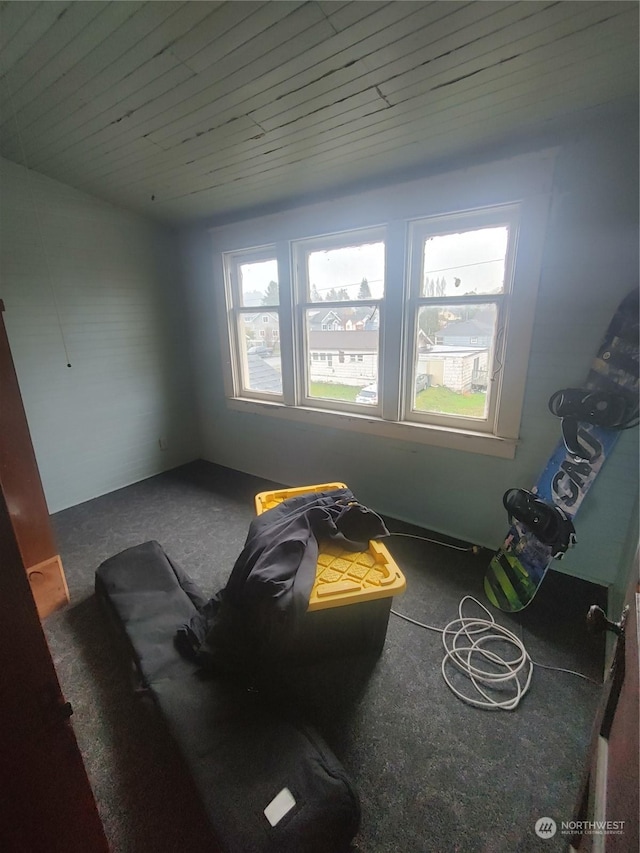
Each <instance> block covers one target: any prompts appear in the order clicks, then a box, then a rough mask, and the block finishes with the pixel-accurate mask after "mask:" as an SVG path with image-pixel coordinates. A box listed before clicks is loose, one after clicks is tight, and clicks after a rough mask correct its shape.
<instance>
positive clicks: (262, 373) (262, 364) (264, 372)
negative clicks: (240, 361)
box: [247, 353, 282, 394]
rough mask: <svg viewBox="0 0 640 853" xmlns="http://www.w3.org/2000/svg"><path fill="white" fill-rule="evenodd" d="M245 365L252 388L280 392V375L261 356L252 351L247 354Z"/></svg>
mask: <svg viewBox="0 0 640 853" xmlns="http://www.w3.org/2000/svg"><path fill="white" fill-rule="evenodd" d="M247 367H248V368H249V384H250V385H251V387H252V388H255V389H256V390H260V391H272V392H273V393H274V394H282V375H281V374H280V373H279V371H277V370H276V369H275V368H273V367H271V365H270V364H267V362H266V361H265V360H264V359H263V358H261V357H260V356H259V355H255V354H254V353H249V354H247Z"/></svg>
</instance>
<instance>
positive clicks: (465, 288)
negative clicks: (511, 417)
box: [228, 220, 509, 422]
mask: <svg viewBox="0 0 640 853" xmlns="http://www.w3.org/2000/svg"><path fill="white" fill-rule="evenodd" d="M378 234H380V237H379V238H378V236H377V235H378ZM410 236H411V248H410V250H409V251H410V255H411V258H412V263H411V265H410V269H411V272H410V274H409V276H408V278H407V280H406V281H403V282H401V283H400V288H401V296H400V298H401V299H402V302H403V307H402V313H403V315H404V316H403V320H402V322H403V324H404V326H403V330H400V329H389V328H386V329H384V330H383V327H382V324H383V320H384V314H385V305H386V300H387V298H388V297H389V294H386V293H385V242H384V232H383V231H381V230H380V231H378V232H375V231H372V232H370V233H368V234H364V235H363V236H362V237H361V238H360V239H357V238H358V237H359V235H358V234H356V233H352V234H351V235H338V236H337V237H330V238H327V237H323V238H316V239H309V240H303V241H297V242H295V243H294V244H292V247H293V265H292V269H294V270H295V273H294V280H293V290H292V292H293V304H292V305H291V306H289V307H288V308H287V306H283V305H281V304H280V295H279V288H278V265H277V261H276V259H275V257H274V256H273V255H275V252H272V253H271V254H272V256H271V257H269V256H268V255H269V253H268V252H267V253H266V254H265V253H262V254H260V253H258V254H257V255H256V256H255V257H252V256H251V254H250V253H247V254H244V255H242V256H239V255H238V256H235V258H234V259H232V262H231V267H230V269H231V279H232V284H233V287H232V291H231V292H232V302H233V303H235V304H234V308H235V316H236V342H237V349H238V350H239V353H238V354H237V359H236V361H237V363H238V364H239V372H240V375H241V385H242V387H243V389H244V390H245V392H247V391H248V392H258V395H259V396H260V395H278V396H279V397H280V398H282V396H283V380H282V370H283V364H282V356H281V350H280V340H281V328H280V327H281V322H283V320H284V321H285V322H289V323H291V324H292V335H293V341H294V346H293V351H294V360H295V371H294V372H295V375H296V376H297V377H298V379H297V380H296V381H297V383H298V384H297V386H296V387H297V392H296V393H297V395H298V396H297V402H296V405H305V401H306V405H312V406H313V405H314V401H315V402H316V403H317V404H321V405H322V406H323V407H325V408H327V407H329V408H331V404H336V405H335V408H337V409H340V408H346V409H354V408H355V410H358V409H361V410H362V411H369V412H371V413H377V414H380V413H381V412H382V409H383V405H382V404H383V400H382V398H383V397H384V395H385V393H386V392H387V390H386V389H385V388H384V387H381V383H380V382H379V378H380V375H381V373H380V371H381V363H382V360H383V359H384V358H385V355H384V353H383V352H382V350H381V341H382V331H384V333H385V336H386V339H387V340H390V339H391V338H392V337H398V336H399V335H400V334H401V332H402V339H403V345H402V355H401V360H402V365H403V366H402V368H401V374H402V375H401V377H400V378H401V382H400V386H399V388H400V390H399V391H397V390H396V393H397V394H399V395H400V396H399V397H398V398H397V400H398V412H399V413H400V418H401V419H404V420H413V421H417V422H420V421H427V422H429V421H433V418H434V416H435V419H436V420H437V419H438V418H439V417H446V418H448V422H450V421H451V419H454V420H455V419H458V418H464V419H469V418H470V419H474V420H476V421H483V420H484V421H487V419H488V418H489V417H490V415H491V412H492V401H491V399H490V396H491V395H490V389H491V378H492V374H493V373H494V372H496V371H498V370H499V368H500V364H499V354H498V350H497V346H498V344H499V339H500V334H501V333H500V329H499V323H500V317H501V300H502V298H503V295H504V292H505V275H506V272H505V271H506V263H507V254H508V252H507V249H508V243H509V226H508V224H496V225H492V224H491V222H490V221H489V222H485V221H481V222H480V224H479V225H476V226H475V227H460V226H458V227H457V228H456V226H455V222H454V223H453V225H452V224H451V223H450V222H446V221H443V220H439V221H435V222H433V221H425V222H423V223H420V222H418V223H414V224H413V225H412V230H411V231H410ZM228 269H229V267H228ZM396 287H398V285H397V284H396ZM395 298H396V299H397V298H399V297H398V296H397V294H396V296H395ZM292 375H293V373H292ZM395 387H396V389H397V388H398V385H397V383H396V384H395Z"/></svg>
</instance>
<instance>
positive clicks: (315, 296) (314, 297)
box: [311, 284, 322, 302]
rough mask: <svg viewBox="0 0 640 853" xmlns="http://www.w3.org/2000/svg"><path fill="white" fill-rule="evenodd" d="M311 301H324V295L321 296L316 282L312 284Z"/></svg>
mask: <svg viewBox="0 0 640 853" xmlns="http://www.w3.org/2000/svg"><path fill="white" fill-rule="evenodd" d="M311 301H312V302H322V296H320V293H319V292H318V288H317V287H316V286H315V284H312V285H311Z"/></svg>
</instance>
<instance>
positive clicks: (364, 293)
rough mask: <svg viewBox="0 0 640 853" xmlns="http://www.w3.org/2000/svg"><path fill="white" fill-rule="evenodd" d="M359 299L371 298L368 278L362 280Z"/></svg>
mask: <svg viewBox="0 0 640 853" xmlns="http://www.w3.org/2000/svg"><path fill="white" fill-rule="evenodd" d="M358 299H371V288H370V287H369V282H368V281H367V279H366V278H363V279H362V281H361V282H360V290H359V291H358Z"/></svg>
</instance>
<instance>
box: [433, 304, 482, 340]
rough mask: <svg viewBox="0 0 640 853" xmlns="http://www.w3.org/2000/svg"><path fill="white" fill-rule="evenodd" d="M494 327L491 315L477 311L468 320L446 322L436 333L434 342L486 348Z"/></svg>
mask: <svg viewBox="0 0 640 853" xmlns="http://www.w3.org/2000/svg"><path fill="white" fill-rule="evenodd" d="M494 327H495V322H494V319H493V315H490V314H487V312H478V314H476V316H475V317H472V318H471V319H470V320H454V321H453V322H452V323H447V325H446V326H443V327H442V328H441V329H439V330H438V332H437V333H436V335H435V341H434V343H436V344H445V345H446V346H456V347H464V346H477V347H487V348H488V347H490V346H491V340H492V338H493V332H494Z"/></svg>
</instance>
